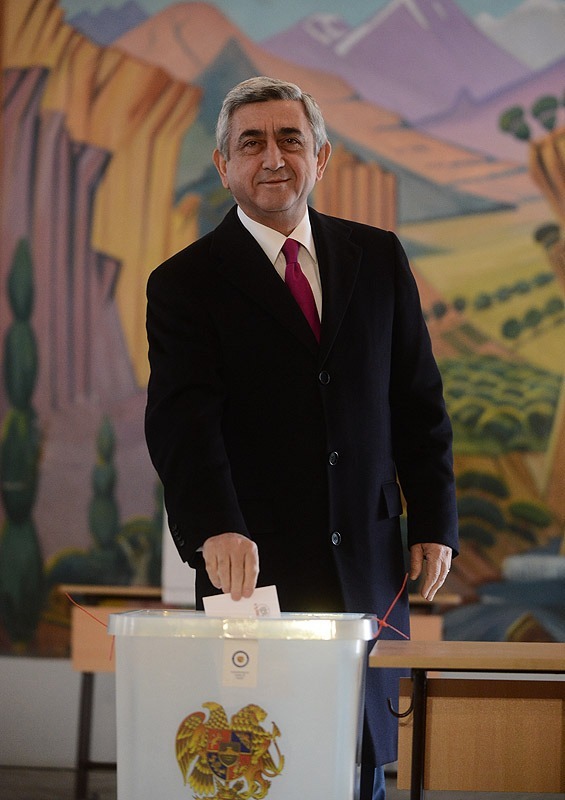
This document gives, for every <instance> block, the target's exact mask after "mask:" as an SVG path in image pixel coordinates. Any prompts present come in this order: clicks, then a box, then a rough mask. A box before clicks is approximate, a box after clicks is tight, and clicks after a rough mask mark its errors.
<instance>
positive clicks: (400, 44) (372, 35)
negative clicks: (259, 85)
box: [262, 0, 530, 122]
mask: <svg viewBox="0 0 565 800" xmlns="http://www.w3.org/2000/svg"><path fill="white" fill-rule="evenodd" d="M262 44H263V46H264V47H265V48H266V49H268V50H269V51H270V52H272V53H275V54H278V55H280V56H283V55H284V56H285V57H286V58H288V59H290V60H293V61H296V62H297V63H299V64H302V65H304V66H310V67H317V68H318V69H324V70H326V71H327V72H330V73H332V74H336V75H339V76H340V77H341V78H344V79H345V80H347V81H348V82H349V83H350V84H351V85H352V86H353V87H354V88H355V89H356V90H357V91H358V92H359V94H360V95H361V96H362V97H363V98H365V99H366V100H370V101H371V102H374V103H378V104H379V105H383V106H385V107H386V108H390V109H393V110H395V111H397V112H398V113H399V114H401V115H402V116H403V117H404V118H405V119H406V120H408V121H410V122H415V121H417V120H420V119H422V118H425V117H428V116H430V115H435V114H437V113H439V112H440V111H443V110H445V109H446V108H449V107H450V106H451V105H452V104H453V102H454V101H455V100H456V98H457V97H458V95H460V94H461V92H463V91H466V92H468V93H469V94H470V95H471V97H473V98H475V99H480V98H484V97H487V96H488V95H490V94H492V93H493V92H495V91H497V90H498V89H500V88H501V87H502V86H505V85H507V84H509V83H513V82H515V81H518V80H521V79H523V78H525V77H526V76H527V75H528V74H529V72H530V70H529V68H528V67H526V66H524V64H522V63H521V62H520V61H518V60H517V59H516V58H514V57H513V56H511V55H510V54H509V53H508V52H506V51H505V50H503V49H502V48H500V47H499V46H498V45H497V44H495V43H494V42H493V41H492V40H491V39H489V38H488V37H487V36H485V35H484V33H482V31H480V30H479V29H478V28H477V26H476V25H475V24H474V23H473V22H472V21H471V20H470V19H469V17H467V16H466V15H465V14H464V13H463V12H462V11H461V10H460V8H459V7H458V6H457V4H456V3H455V2H454V0H391V2H389V3H388V4H387V5H386V6H385V7H384V9H382V10H381V11H379V12H378V13H377V14H375V16H374V17H372V18H371V19H369V20H368V21H367V22H364V23H363V24H362V25H359V26H358V27H356V28H354V29H349V30H348V29H347V27H346V26H345V25H344V24H342V23H341V22H340V21H339V20H336V19H335V18H334V19H328V18H327V16H326V15H321V16H320V15H318V16H313V17H310V18H308V19H306V20H304V21H303V22H301V23H299V24H298V25H296V26H294V27H292V28H290V29H288V30H287V31H284V32H282V33H280V34H277V35H276V36H273V37H271V38H269V39H267V40H266V41H264V42H263V43H262Z"/></svg>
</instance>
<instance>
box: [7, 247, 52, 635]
mask: <svg viewBox="0 0 565 800" xmlns="http://www.w3.org/2000/svg"><path fill="white" fill-rule="evenodd" d="M7 290H8V300H9V303H10V308H11V311H12V314H13V317H14V319H13V322H12V324H11V325H10V327H9V329H8V331H7V333H6V338H5V341H4V381H5V386H6V393H7V396H8V400H9V402H10V408H9V410H8V412H7V414H6V417H5V419H4V421H3V424H2V433H1V439H0V476H1V496H2V502H3V505H4V508H5V511H6V522H5V525H4V530H3V532H2V538H1V540H0V616H1V619H2V622H3V623H4V626H5V628H6V630H7V632H8V635H9V637H10V639H11V640H12V641H13V642H15V643H17V644H19V645H23V644H25V643H27V642H29V641H30V640H31V639H32V637H33V634H34V632H35V630H36V628H37V624H38V622H39V618H40V614H41V609H42V606H43V603H44V599H45V581H44V572H43V560H42V556H41V550H40V547H39V541H38V538H37V532H36V529H35V525H34V522H33V518H32V509H33V505H34V502H35V497H36V492H37V483H38V465H39V456H40V437H39V430H38V424H37V416H36V413H35V411H34V409H33V407H32V404H31V401H32V396H33V391H34V388H35V382H36V378H37V361H38V359H37V347H36V341H35V334H34V332H33V329H32V326H31V322H30V320H31V314H32V311H33V302H34V290H33V264H32V259H31V253H30V250H29V245H28V243H27V241H25V240H23V239H22V240H21V241H20V242H19V243H18V246H17V248H16V251H15V254H14V259H13V262H12V266H11V270H10V274H9V276H8V286H7Z"/></svg>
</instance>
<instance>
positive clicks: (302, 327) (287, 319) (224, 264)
mask: <svg viewBox="0 0 565 800" xmlns="http://www.w3.org/2000/svg"><path fill="white" fill-rule="evenodd" d="M211 252H212V255H213V256H214V257H215V258H216V259H217V265H218V270H219V271H220V273H221V274H222V275H223V276H224V278H226V279H227V280H229V281H230V282H231V283H233V284H234V285H235V286H237V287H238V288H239V289H240V290H241V291H243V292H245V293H246V294H247V295H248V296H249V297H251V298H252V299H253V300H254V301H255V302H256V303H257V304H258V305H260V306H261V307H262V308H263V309H264V310H265V311H267V312H268V313H269V314H271V315H272V316H273V317H275V318H276V319H277V320H278V321H279V322H280V323H281V324H282V325H284V327H285V328H287V329H288V330H289V331H290V333H292V335H293V336H295V337H296V338H297V339H299V340H300V341H301V342H302V343H303V344H304V345H305V346H306V347H307V348H308V349H309V350H311V352H312V353H314V354H315V353H316V352H317V351H318V343H317V342H316V339H315V337H314V334H313V333H312V330H311V328H310V325H309V324H308V322H307V321H306V318H305V317H304V314H303V313H302V311H301V310H300V309H299V308H298V306H297V305H296V302H295V301H294V299H293V297H292V295H291V294H290V292H289V291H288V289H287V287H286V286H285V284H284V281H282V280H281V279H280V277H279V275H278V274H277V272H276V270H275V269H274V267H273V265H272V264H271V263H270V261H269V259H268V258H267V256H266V255H265V253H264V252H263V250H262V249H261V247H260V246H259V245H258V244H257V242H256V241H255V239H254V238H253V236H251V234H250V233H249V231H247V230H246V229H245V227H244V226H243V225H242V224H241V222H240V221H239V219H238V217H237V212H236V209H235V208H233V209H232V210H231V211H230V212H229V213H228V215H227V216H226V217H225V218H224V220H223V221H222V222H221V223H220V225H219V226H218V227H217V228H216V230H215V232H214V239H213V244H212V250H211Z"/></svg>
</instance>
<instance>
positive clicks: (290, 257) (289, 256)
mask: <svg viewBox="0 0 565 800" xmlns="http://www.w3.org/2000/svg"><path fill="white" fill-rule="evenodd" d="M299 249H300V244H299V242H297V241H296V239H287V240H286V242H285V243H284V244H283V246H282V251H283V255H284V257H285V258H286V263H287V264H295V263H296V262H297V261H298V250H299Z"/></svg>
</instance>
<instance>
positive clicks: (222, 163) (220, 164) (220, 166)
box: [212, 148, 230, 189]
mask: <svg viewBox="0 0 565 800" xmlns="http://www.w3.org/2000/svg"><path fill="white" fill-rule="evenodd" d="M212 158H213V159H214V164H215V165H216V169H217V170H218V174H219V176H220V178H221V179H222V186H223V187H224V189H229V188H230V186H229V183H228V175H227V169H226V167H227V161H226V159H225V158H224V157H223V155H222V154H221V153H220V151H219V150H218V149H217V148H216V150H214V153H213V154H212Z"/></svg>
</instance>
